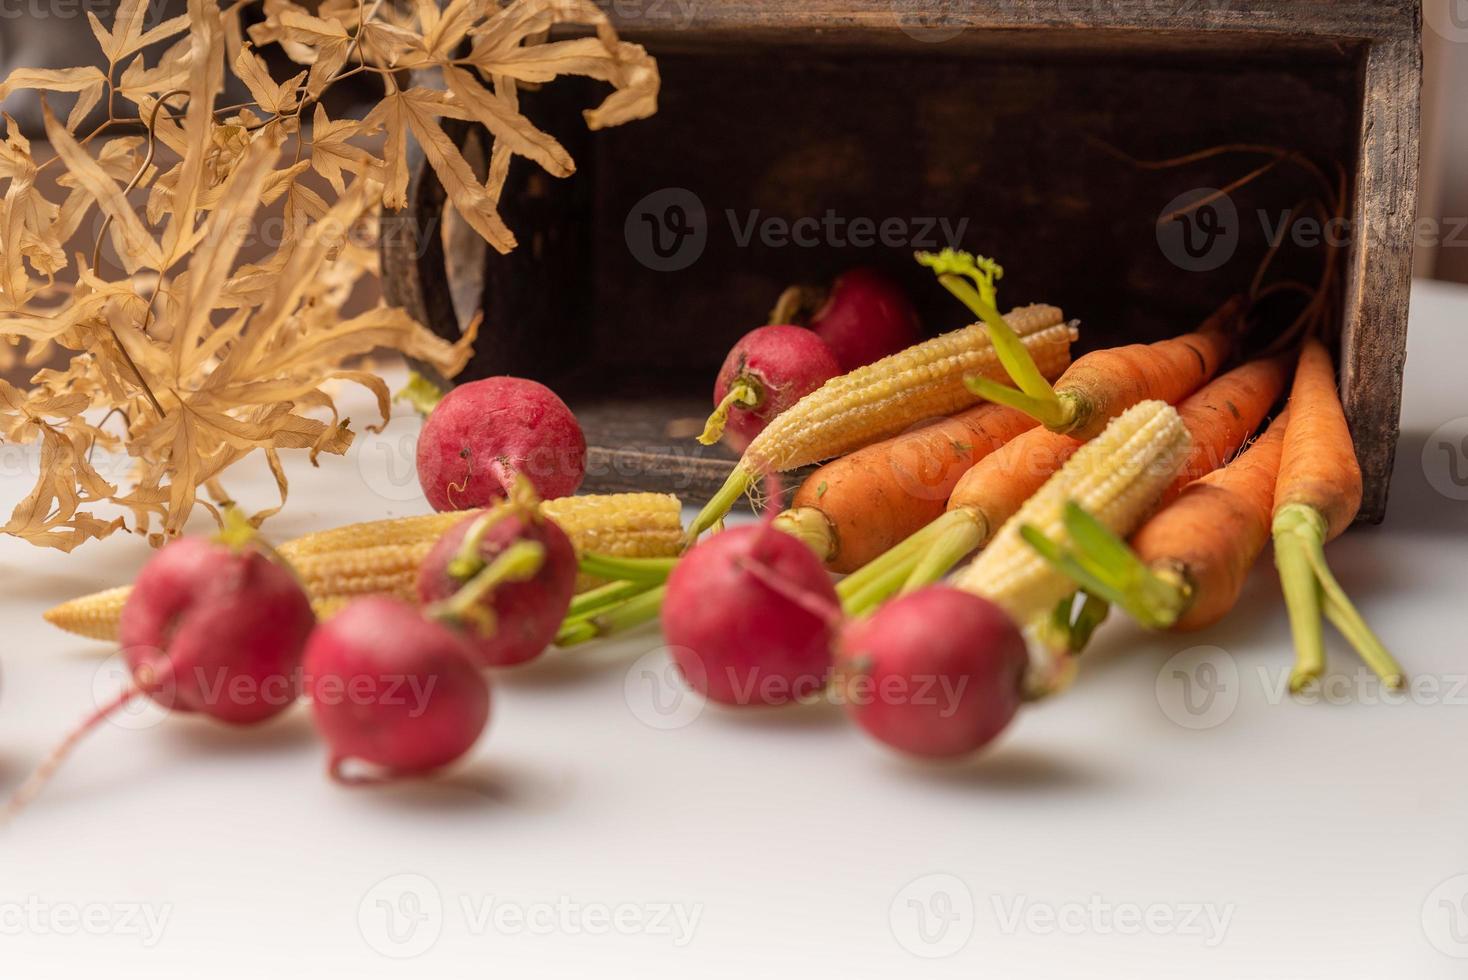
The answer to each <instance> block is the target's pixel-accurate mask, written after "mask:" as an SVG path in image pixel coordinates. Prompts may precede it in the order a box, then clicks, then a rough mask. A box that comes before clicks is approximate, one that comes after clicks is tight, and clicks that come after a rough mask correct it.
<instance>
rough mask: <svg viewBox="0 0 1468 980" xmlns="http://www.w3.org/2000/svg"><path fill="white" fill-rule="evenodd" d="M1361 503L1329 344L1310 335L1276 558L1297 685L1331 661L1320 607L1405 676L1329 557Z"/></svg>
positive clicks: (1290, 439)
mask: <svg viewBox="0 0 1468 980" xmlns="http://www.w3.org/2000/svg"><path fill="white" fill-rule="evenodd" d="M1360 506H1361V466H1360V464H1359V463H1358V462H1357V460H1356V449H1355V446H1354V445H1353V444H1352V442H1351V433H1350V430H1349V429H1348V428H1347V427H1346V415H1345V412H1344V411H1343V410H1342V409H1341V402H1340V396H1339V395H1338V394H1337V392H1336V385H1335V365H1334V364H1333V363H1332V361H1331V357H1330V352H1329V351H1327V350H1326V349H1325V345H1324V344H1322V343H1320V341H1318V340H1316V339H1314V338H1311V339H1309V340H1306V341H1305V344H1304V346H1303V347H1302V348H1301V350H1300V362H1299V364H1298V366H1297V367H1296V368H1295V383H1294V387H1293V388H1292V389H1291V392H1290V424H1289V428H1288V430H1287V431H1286V432H1285V440H1284V453H1283V456H1282V458H1281V461H1280V467H1279V482H1278V484H1277V485H1276V487H1275V500H1274V526H1273V531H1274V562H1275V565H1276V566H1277V567H1278V568H1279V579H1280V585H1281V586H1282V587H1283V589H1284V596H1285V604H1286V606H1287V607H1288V609H1289V615H1290V630H1291V632H1292V633H1293V635H1294V640H1295V669H1294V671H1293V673H1292V674H1291V676H1290V687H1291V688H1292V689H1293V690H1299V689H1301V688H1302V687H1304V686H1305V685H1307V684H1309V683H1310V681H1311V680H1313V679H1314V678H1316V677H1319V676H1320V673H1321V671H1322V670H1323V669H1324V667H1325V639H1324V635H1323V633H1322V630H1321V625H1320V617H1321V615H1322V614H1324V616H1325V617H1326V618H1327V619H1329V620H1330V621H1331V623H1332V624H1334V626H1335V627H1336V629H1338V630H1339V631H1340V632H1341V634H1342V635H1344V636H1345V638H1346V640H1347V641H1348V642H1349V643H1350V644H1351V646H1352V647H1354V648H1355V650H1356V652H1357V653H1358V654H1360V655H1361V659H1362V660H1364V661H1365V662H1366V663H1367V665H1368V666H1370V667H1371V669H1372V670H1374V671H1375V672H1376V673H1377V675H1378V676H1379V677H1381V679H1382V680H1383V681H1384V682H1385V683H1386V684H1387V685H1388V686H1389V687H1393V688H1397V687H1400V686H1401V685H1402V684H1403V683H1404V680H1405V679H1404V677H1403V675H1402V668H1401V666H1400V665H1399V664H1398V663H1397V662H1396V660H1394V659H1393V658H1392V655H1391V654H1390V653H1388V652H1387V650H1386V647H1385V646H1384V645H1383V644H1382V642H1381V640H1380V639H1378V638H1377V636H1376V634H1375V633H1373V632H1372V631H1371V628H1370V627H1369V626H1367V625H1366V621H1365V620H1364V619H1363V618H1362V617H1361V614H1360V613H1359V612H1357V610H1356V607H1355V606H1354V605H1352V604H1351V600H1350V599H1349V598H1348V597H1347V596H1346V593H1345V590H1344V589H1342V588H1341V586H1340V583H1339V582H1337V581H1336V579H1335V576H1334V575H1332V574H1331V571H1330V566H1329V565H1328V564H1326V561H1325V543H1326V542H1327V541H1331V540H1333V539H1334V538H1335V537H1336V536H1337V535H1339V534H1340V533H1341V532H1342V531H1344V530H1345V529H1346V527H1347V526H1348V525H1349V524H1350V523H1351V521H1353V520H1355V518H1356V511H1357V510H1358V509H1359V508H1360Z"/></svg>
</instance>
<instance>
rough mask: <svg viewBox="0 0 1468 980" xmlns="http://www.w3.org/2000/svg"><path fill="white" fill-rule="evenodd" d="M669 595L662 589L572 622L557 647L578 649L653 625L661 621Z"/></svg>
mask: <svg viewBox="0 0 1468 980" xmlns="http://www.w3.org/2000/svg"><path fill="white" fill-rule="evenodd" d="M667 591H668V587H667V586H666V585H659V586H657V587H656V588H654V589H649V590H648V591H646V592H644V593H642V594H641V595H638V596H634V597H633V598H631V599H628V600H627V601H625V602H622V603H619V604H618V605H615V606H612V607H611V608H609V609H606V610H604V611H602V612H599V613H596V614H594V615H592V616H589V617H587V618H584V619H578V620H576V621H574V622H568V623H566V624H565V625H563V626H562V627H561V632H560V633H559V634H557V635H556V646H561V647H568V646H576V645H577V644H580V643H587V642H589V641H591V640H595V639H599V638H601V637H605V636H612V635H615V634H617V633H623V632H626V631H627V630H630V629H632V628H634V627H636V626H641V625H642V624H644V623H650V622H652V621H653V620H654V619H657V618H658V613H659V611H661V610H662V608H663V596H664V595H665V594H666V593H667Z"/></svg>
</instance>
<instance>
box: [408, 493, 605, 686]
mask: <svg viewBox="0 0 1468 980" xmlns="http://www.w3.org/2000/svg"><path fill="white" fill-rule="evenodd" d="M471 536H472V537H471ZM576 574H577V562H576V549H575V547H574V546H573V545H572V544H571V540H570V538H568V537H566V533H565V532H564V531H562V530H561V529H560V528H559V527H558V526H557V525H556V523H555V522H554V521H551V520H547V519H546V518H545V517H542V516H541V515H540V514H539V513H537V511H536V510H535V508H534V506H533V505H528V504H527V505H521V504H516V503H508V504H501V505H500V506H499V507H497V508H495V509H493V510H490V511H486V512H485V513H484V514H479V515H475V516H473V517H468V518H465V519H464V520H463V521H461V522H459V523H458V524H455V525H454V526H453V527H452V528H450V529H449V530H448V531H447V532H446V533H445V534H444V535H443V537H441V538H439V540H438V543H437V544H435V545H434V546H433V550H432V551H431V552H429V553H428V557H426V558H425V559H424V560H423V564H422V565H421V566H420V567H419V572H418V598H419V600H420V601H421V602H422V603H423V604H424V605H425V606H427V605H431V604H434V603H441V604H443V609H442V610H441V612H442V615H444V616H445V617H447V618H449V619H451V620H457V621H459V622H460V623H461V624H462V625H463V626H464V627H465V628H466V630H468V631H469V633H470V635H471V637H472V639H471V646H472V647H473V648H474V651H475V653H476V654H477V658H478V660H479V662H480V663H482V664H484V665H485V666H488V667H510V666H513V665H515V664H521V663H524V662H525V661H527V660H532V659H534V658H535V657H538V656H540V654H541V653H542V652H543V651H544V650H545V649H546V647H548V646H550V643H551V640H553V639H554V638H555V635H556V631H557V630H558V629H559V628H560V626H561V620H562V619H563V618H565V615H566V610H567V608H568V607H569V606H570V604H571V597H572V596H573V595H574V594H575V592H576ZM466 588H467V589H468V590H469V592H468V593H467V594H466V593H464V591H463V590H465V589H466ZM455 603H457V604H458V606H457V608H458V612H457V613H456V612H455V611H454V608H453V606H454V604H455Z"/></svg>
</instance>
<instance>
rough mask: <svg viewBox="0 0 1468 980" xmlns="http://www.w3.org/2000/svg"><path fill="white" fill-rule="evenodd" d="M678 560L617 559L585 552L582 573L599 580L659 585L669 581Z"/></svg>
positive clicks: (581, 563)
mask: <svg viewBox="0 0 1468 980" xmlns="http://www.w3.org/2000/svg"><path fill="white" fill-rule="evenodd" d="M677 563H678V559H676V558H617V557H614V556H612V555H599V554H596V553H595V552H591V551H588V552H585V553H584V554H582V556H581V562H580V567H581V571H582V572H584V573H585V574H587V575H594V576H596V577H597V578H609V579H616V580H620V581H628V582H649V583H652V584H653V585H659V584H661V583H663V582H665V581H667V579H668V575H669V574H670V573H671V572H672V571H673V566H674V565H676V564H677Z"/></svg>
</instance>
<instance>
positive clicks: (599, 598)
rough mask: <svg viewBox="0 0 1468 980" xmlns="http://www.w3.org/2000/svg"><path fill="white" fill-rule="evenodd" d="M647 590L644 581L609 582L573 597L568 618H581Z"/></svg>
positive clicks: (567, 609)
mask: <svg viewBox="0 0 1468 980" xmlns="http://www.w3.org/2000/svg"><path fill="white" fill-rule="evenodd" d="M646 591H647V586H646V585H645V584H643V583H642V582H608V583H607V584H606V585H600V586H597V587H596V588H594V589H588V590H586V591H585V592H583V593H581V594H580V595H578V596H576V597H575V598H573V599H572V600H571V605H570V606H568V607H567V608H566V619H568V620H570V619H580V618H581V617H583V616H586V615H589V614H591V613H595V612H599V611H600V610H602V609H603V608H606V607H608V606H615V605H616V604H617V603H619V602H621V601H623V600H624V599H630V598H632V597H633V596H635V595H638V594H639V593H642V592H646Z"/></svg>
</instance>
